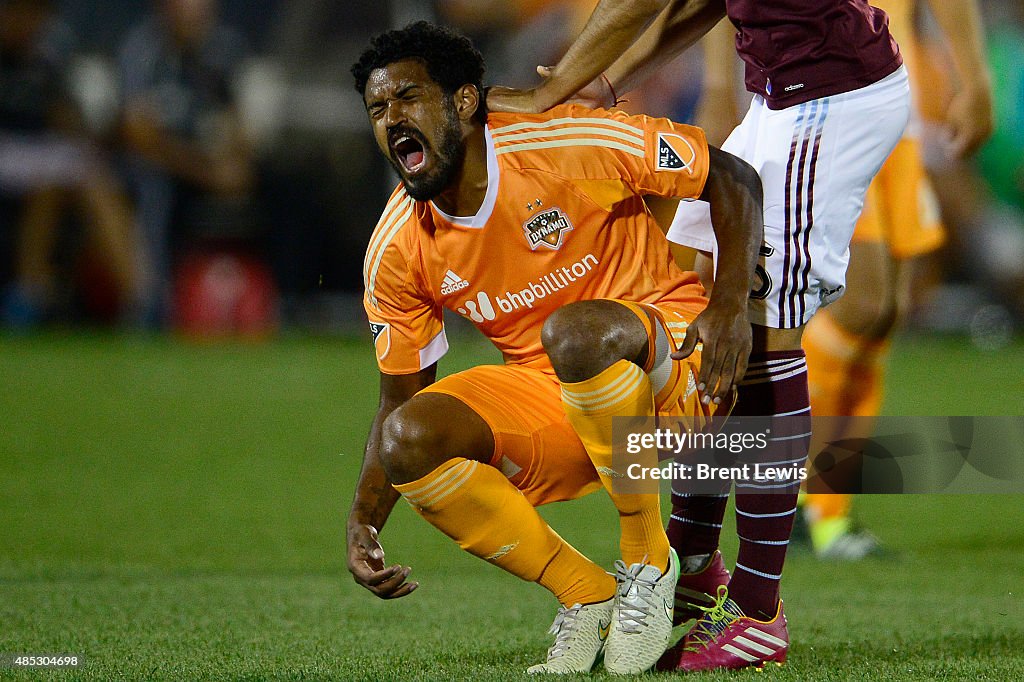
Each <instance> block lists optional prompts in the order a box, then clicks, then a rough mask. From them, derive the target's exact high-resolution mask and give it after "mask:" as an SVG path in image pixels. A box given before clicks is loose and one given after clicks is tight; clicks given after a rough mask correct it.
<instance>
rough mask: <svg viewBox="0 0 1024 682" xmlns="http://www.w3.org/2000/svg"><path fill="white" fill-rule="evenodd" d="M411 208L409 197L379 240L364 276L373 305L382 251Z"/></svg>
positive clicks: (404, 221)
mask: <svg viewBox="0 0 1024 682" xmlns="http://www.w3.org/2000/svg"><path fill="white" fill-rule="evenodd" d="M412 209H413V202H412V200H411V199H410V200H409V203H408V207H407V208H406V210H405V212H404V213H402V214H401V215H400V216H399V217H398V220H396V221H395V222H394V224H393V225H392V227H391V228H390V229H389V230H388V231H387V232H386V233H385V234H384V238H383V239H382V240H381V241H380V248H379V249H378V250H377V253H376V254H375V255H374V256H373V260H372V265H371V267H370V268H369V275H368V276H367V278H366V297H367V298H368V299H369V301H370V302H371V303H372V304H373V305H375V306H376V305H377V297H376V296H374V290H375V289H376V284H377V271H378V270H379V269H380V264H381V261H383V260H384V252H385V251H387V249H388V244H390V243H391V240H392V239H394V238H395V235H396V234H398V231H399V230H401V229H402V226H403V225H405V223H406V221H407V220H409V218H410V216H412ZM367 262H368V263H369V262H370V260H369V258H367Z"/></svg>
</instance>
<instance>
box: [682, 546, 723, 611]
mask: <svg viewBox="0 0 1024 682" xmlns="http://www.w3.org/2000/svg"><path fill="white" fill-rule="evenodd" d="M729 577H730V576H729V569H727V568H726V567H725V562H723V561H722V553H721V552H719V551H718V550H715V553H714V554H712V555H711V560H710V561H708V564H707V566H705V567H704V568H703V569H702V570H700V571H698V572H696V573H680V574H679V580H678V582H676V608H675V616H674V618H673V622H672V624H673V625H682V624H683V623H685V622H686V621H688V620H692V619H694V618H700V617H701V615H703V613H704V611H705V610H706V609H709V608H712V607H714V605H715V597H714V596H713V595H716V594H718V588H719V587H721V586H723V585H728V584H729Z"/></svg>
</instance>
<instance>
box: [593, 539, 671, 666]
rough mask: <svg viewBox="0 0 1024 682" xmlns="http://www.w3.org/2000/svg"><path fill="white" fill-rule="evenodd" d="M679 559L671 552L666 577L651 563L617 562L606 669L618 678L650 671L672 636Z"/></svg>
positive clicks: (606, 644)
mask: <svg viewBox="0 0 1024 682" xmlns="http://www.w3.org/2000/svg"><path fill="white" fill-rule="evenodd" d="M678 579H679V558H678V557H677V556H676V553H675V550H670V551H669V558H668V569H667V570H666V571H665V573H664V574H662V573H661V571H659V570H658V569H657V567H655V566H652V565H650V564H633V565H632V566H629V567H628V568H627V567H626V564H625V563H623V562H622V561H616V562H615V580H616V582H617V583H618V587H617V589H616V595H615V614H614V615H615V619H614V620H613V621H612V631H611V634H609V635H608V641H607V642H606V643H605V647H604V667H605V668H606V669H607V670H608V672H611V673H615V674H617V675H636V674H639V673H642V672H644V671H646V670H649V669H650V668H651V667H652V666H653V665H654V664H655V663H657V662H658V659H659V658H661V655H662V654H663V653H665V649H667V648H668V644H669V639H670V638H671V636H672V611H673V608H674V605H675V593H676V581H677V580H678Z"/></svg>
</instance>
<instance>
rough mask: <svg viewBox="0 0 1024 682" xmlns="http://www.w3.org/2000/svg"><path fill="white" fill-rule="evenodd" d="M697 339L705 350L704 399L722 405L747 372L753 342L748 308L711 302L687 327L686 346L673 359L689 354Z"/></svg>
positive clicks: (699, 382) (700, 385) (701, 378)
mask: <svg viewBox="0 0 1024 682" xmlns="http://www.w3.org/2000/svg"><path fill="white" fill-rule="evenodd" d="M698 341H701V342H703V344H704V350H702V351H701V359H700V376H698V377H697V390H699V391H700V392H701V393H702V394H703V398H702V399H701V400H702V402H703V403H704V404H705V405H707V404H709V403H712V402H714V403H715V404H716V405H718V404H721V402H722V401H723V400H725V399H726V397H727V396H728V395H729V394H730V392H731V391H732V390H733V388H734V387H735V386H736V383H737V382H738V381H739V380H740V379H742V378H743V375H744V374H745V373H746V371H747V359H748V358H749V357H750V349H751V347H752V344H753V341H752V337H751V330H750V322H749V321H748V320H747V314H746V310H745V309H735V310H731V309H727V308H724V307H722V306H716V305H715V304H714V303H710V304H708V307H707V308H705V309H704V312H702V313H701V314H700V315H698V316H697V317H696V318H695V319H694V320H693V322H691V323H690V326H689V327H687V328H686V338H685V339H683V345H682V346H680V348H679V350H677V351H676V352H675V353H673V354H672V358H673V359H674V360H682V359H683V358H686V357H689V356H690V354H691V353H693V351H694V349H695V348H696V347H697V342H698Z"/></svg>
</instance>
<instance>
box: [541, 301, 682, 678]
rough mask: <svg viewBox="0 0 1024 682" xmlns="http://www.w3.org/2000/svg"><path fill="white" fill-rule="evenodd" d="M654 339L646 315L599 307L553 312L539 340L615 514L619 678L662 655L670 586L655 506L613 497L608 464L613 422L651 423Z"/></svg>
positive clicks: (609, 649)
mask: <svg viewBox="0 0 1024 682" xmlns="http://www.w3.org/2000/svg"><path fill="white" fill-rule="evenodd" d="M654 331H655V326H654V323H653V322H652V321H651V320H650V319H649V318H648V316H647V313H646V311H645V310H644V309H642V308H639V307H636V308H635V309H634V308H632V307H629V306H627V305H625V304H622V303H619V302H617V301H608V300H598V301H583V302H579V303H572V304H569V305H566V306H563V307H562V308H560V309H558V310H557V311H555V312H554V313H553V314H552V315H551V316H550V317H549V318H548V320H547V321H546V322H545V324H544V329H543V334H542V340H543V343H544V348H545V350H546V351H547V353H548V356H549V357H550V359H551V364H552V366H553V367H554V369H555V373H556V374H557V375H558V378H559V380H560V381H561V384H562V404H563V406H564V409H565V414H566V416H567V417H568V419H569V422H570V423H571V424H572V425H573V428H574V429H575V431H576V433H577V434H578V435H579V437H580V440H581V441H583V445H584V447H585V448H586V450H587V454H588V455H589V456H590V459H591V461H592V462H593V463H594V467H595V468H596V469H597V472H598V474H599V475H600V477H601V482H602V483H603V484H604V487H605V490H607V491H608V494H609V496H610V497H611V499H612V501H613V502H614V504H615V507H616V509H617V510H618V512H619V524H620V547H621V550H622V559H623V560H622V561H621V562H616V568H617V578H618V583H619V584H618V598H617V600H616V614H615V615H616V618H615V621H614V623H613V625H612V632H611V634H610V635H609V638H608V642H607V644H606V647H605V666H606V667H607V668H608V669H609V670H610V671H612V672H616V673H621V674H635V673H641V672H643V671H645V670H647V669H648V668H650V667H651V666H653V665H654V663H655V662H656V661H657V660H658V658H659V657H660V656H661V655H662V653H663V652H664V651H665V648H666V647H667V646H668V641H669V637H670V636H671V632H672V604H673V601H674V598H673V593H674V590H675V583H676V578H677V576H678V561H677V560H676V559H675V556H674V553H672V552H671V549H670V547H669V542H668V538H667V537H666V535H665V529H664V527H663V525H662V520H661V503H660V496H659V495H658V494H657V492H655V493H652V494H637V493H625V492H623V491H620V490H618V489H617V487H616V485H615V480H616V478H620V477H622V475H623V472H618V471H615V469H614V468H613V462H612V425H613V419H615V418H616V417H654V416H655V390H654V387H653V385H652V382H651V378H650V377H649V376H648V375H647V373H646V372H645V369H649V368H650V360H651V358H652V351H656V350H657V349H656V344H657V338H656V336H655V334H654V333H653V332H654ZM665 343H667V338H666V341H665ZM663 345H664V343H663ZM662 350H663V351H664V354H665V355H666V356H667V353H668V352H669V351H670V349H669V348H668V347H667V346H666V347H665V348H663V349H662ZM676 364H677V365H678V363H676ZM677 370H678V367H677ZM645 454H646V456H647V458H648V459H647V461H644V462H641V464H643V465H646V466H648V467H651V468H653V467H656V466H657V452H656V451H648V452H647V453H645Z"/></svg>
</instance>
